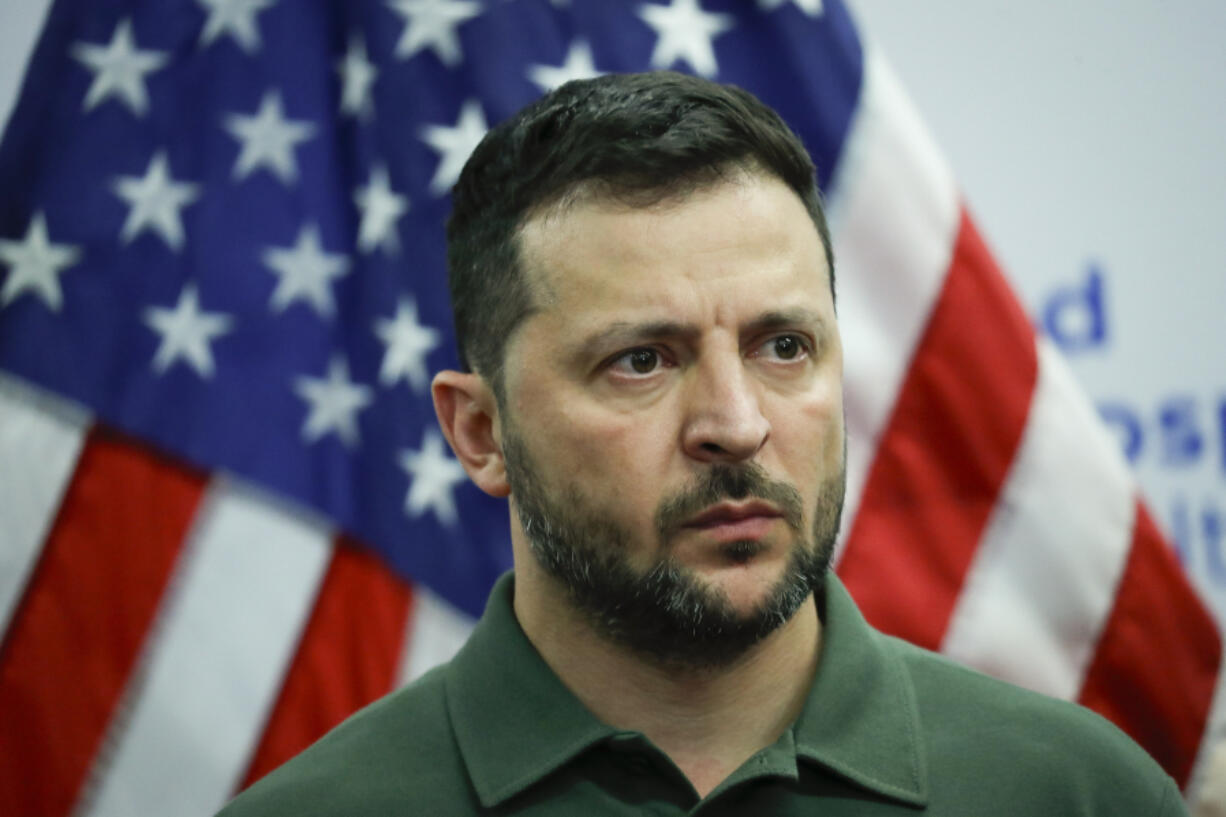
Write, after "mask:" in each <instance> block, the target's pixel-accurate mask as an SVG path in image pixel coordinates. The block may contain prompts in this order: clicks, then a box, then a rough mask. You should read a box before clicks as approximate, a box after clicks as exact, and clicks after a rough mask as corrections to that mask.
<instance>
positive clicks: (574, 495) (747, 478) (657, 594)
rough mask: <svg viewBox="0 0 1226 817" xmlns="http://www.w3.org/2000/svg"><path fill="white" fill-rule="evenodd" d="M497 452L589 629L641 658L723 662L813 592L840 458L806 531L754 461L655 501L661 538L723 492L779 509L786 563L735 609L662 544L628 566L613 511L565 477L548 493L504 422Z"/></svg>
mask: <svg viewBox="0 0 1226 817" xmlns="http://www.w3.org/2000/svg"><path fill="white" fill-rule="evenodd" d="M503 455H504V457H505V460H506V468H507V480H508V482H509V483H510V485H511V493H512V496H513V498H514V500H515V505H516V509H517V511H518V514H519V520H520V523H521V525H522V526H523V530H524V535H525V536H526V537H527V539H528V543H529V545H530V546H531V549H532V553H533V554H534V555H535V557H536V559H537V561H538V562H539V563H540V565H541V566H542V567H543V568H544V569H545V571H546V572H547V573H548V574H549V575H550V576H552V577H553V578H554V579H555V580H556V581H557V582H558V583H559V584H560V585H561V586H562V587H563V588H565V591H566V593H567V596H568V597H569V600H570V602H571V604H572V605H573V606H574V607H575V608H576V609H577V610H578V611H579V612H580V613H581V614H582V615H584V616H585V617H586V618H587V620H588V622H589V624H590V625H591V626H592V628H593V629H594V630H595V631H596V632H597V633H598V634H599V635H601V636H602V637H603V638H605V639H607V640H609V641H611V642H613V643H615V644H618V645H620V646H623V647H626V648H628V649H629V650H631V651H633V652H635V653H637V654H638V655H640V656H641V657H643V658H645V659H647V660H649V661H651V662H652V663H655V664H658V665H661V666H665V667H669V668H674V669H679V670H690V671H693V670H697V671H704V670H713V669H719V668H721V667H726V666H728V665H730V664H732V663H733V662H735V661H736V660H737V659H738V658H740V657H741V656H742V655H743V654H744V653H745V651H746V650H748V649H749V648H750V647H752V646H753V645H754V644H756V643H758V642H759V641H761V640H762V639H763V638H765V637H766V636H767V635H769V634H771V633H772V632H774V631H775V630H776V629H778V628H779V627H781V626H782V625H783V624H785V623H786V622H787V621H789V620H790V619H791V618H792V616H793V615H794V614H795V613H796V611H797V610H798V609H800V606H801V605H802V604H804V602H805V600H806V599H808V597H809V595H810V594H811V593H817V594H819V596H820V594H821V591H822V587H823V586H824V578H825V574H826V571H827V569H828V568H829V565H830V559H831V556H832V554H833V552H834V540H835V537H836V536H837V534H838V530H839V518H840V516H841V514H842V509H843V494H844V485H845V471H843V469H840V473H839V474H838V475H837V477H834V478H831V479H830V480H828V481H827V482H826V484H825V485H823V486H822V491H821V493H820V496H819V497H818V501H817V506H816V508H815V512H814V519H813V529H812V531H811V538H810V539H808V540H806V539H805V538H804V535H803V532H802V530H801V527H802V523H801V519H802V517H803V512H802V507H801V499H800V495H799V494H798V493H797V491H796V489H795V488H793V487H792V486H790V485H788V484H787V483H783V482H777V481H774V480H771V479H770V478H769V477H768V476H767V475H766V472H765V470H764V469H763V468H762V467H761V466H759V465H756V464H753V463H748V464H744V465H736V466H732V465H716V466H712V467H711V469H710V470H709V471H707V472H706V473H705V474H704V476H703V477H702V478H701V479H700V480H699V481H698V483H697V484H696V485H693V486H690V487H688V488H687V489H686V490H684V491H682V492H680V493H678V494H677V495H676V496H673V497H669V498H668V499H666V500H665V501H663V502H661V504H660V507H659V509H658V511H657V513H656V532H657V534H658V541H659V542H660V543H662V544H663V545H665V546H666V545H667V543H668V542H669V541H670V540H671V539H672V538H673V536H675V535H676V534H677V532H678V531H680V529H681V526H682V524H683V523H684V521H685V520H686V519H688V518H690V517H692V516H694V515H695V514H697V513H698V512H700V511H702V510H703V509H704V508H707V507H708V506H710V505H712V504H714V503H716V502H719V501H721V500H724V499H733V500H739V499H745V498H748V497H755V498H760V499H763V500H766V501H768V502H771V503H773V504H774V505H776V506H777V507H778V508H779V509H780V510H781V511H782V512H783V517H784V521H785V522H786V523H787V524H788V526H789V527H790V528H791V529H792V531H793V533H794V535H795V542H794V546H793V548H792V554H791V557H790V560H789V563H788V566H787V569H786V570H785V571H784V574H783V576H782V577H781V578H780V579H779V581H778V582H777V583H776V585H775V587H774V588H772V590H771V593H770V594H769V596H768V597H767V598H766V600H765V601H764V602H763V603H762V604H761V605H759V606H758V607H757V608H756V609H755V610H753V611H751V612H750V613H748V614H744V615H742V614H740V613H738V612H737V611H736V610H735V609H733V607H732V605H731V604H730V603H729V601H728V599H727V597H726V596H725V594H724V593H723V592H722V591H720V590H718V589H714V588H711V587H709V586H707V585H705V584H703V583H702V582H701V581H700V580H699V579H698V578H697V577H696V576H695V575H694V574H693V573H692V571H690V570H689V569H688V568H685V567H683V566H682V565H680V564H678V563H677V562H676V561H675V560H673V559H672V558H671V557H670V556H669V555H668V549H667V547H664V548H662V555H661V556H660V558H659V559H657V561H656V562H655V564H653V565H652V566H651V567H650V568H649V569H648V570H647V571H646V572H643V571H639V570H636V569H635V568H634V567H632V566H631V564H630V561H629V558H628V556H627V552H628V549H629V543H630V535H629V533H628V532H627V530H626V529H625V528H624V527H623V526H622V525H621V524H620V523H619V521H618V520H617V519H615V518H611V517H608V516H604V515H602V514H600V513H599V512H597V511H594V510H592V507H591V503H590V502H588V501H587V500H586V498H585V497H583V496H582V495H581V494H580V493H579V492H578V491H577V490H576V489H575V488H574V487H573V486H572V487H571V488H569V489H567V490H564V491H562V492H561V496H560V497H559V498H557V499H555V497H554V496H551V495H550V492H549V491H548V490H547V489H546V488H545V486H544V485H542V483H541V480H540V472H539V469H537V468H536V466H535V464H534V463H533V461H532V458H531V456H530V455H529V454H528V451H527V448H526V446H525V445H524V444H523V442H522V441H521V440H520V439H519V438H518V437H517V436H516V435H514V434H513V433H510V432H509V431H508V433H507V434H506V435H505V437H504V440H503ZM760 547H761V546H760V544H759V543H757V542H754V541H744V542H732V543H729V544H728V545H726V546H725V549H724V552H725V555H726V556H727V558H729V559H730V560H731V561H748V560H749V559H751V558H752V557H753V556H754V555H756V553H757V552H758V550H759V549H760ZM818 602H819V609H820V602H821V599H820V598H819V599H818Z"/></svg>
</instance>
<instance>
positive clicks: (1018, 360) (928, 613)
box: [839, 211, 1038, 649]
mask: <svg viewBox="0 0 1226 817" xmlns="http://www.w3.org/2000/svg"><path fill="white" fill-rule="evenodd" d="M1037 374H1038V359H1037V354H1036V352H1035V342H1034V330H1033V329H1032V328H1031V326H1030V323H1029V322H1028V321H1027V320H1026V316H1025V314H1024V313H1023V311H1022V309H1021V307H1020V306H1019V304H1018V303H1017V300H1016V299H1015V298H1014V296H1013V293H1012V291H1011V290H1010V289H1009V286H1008V284H1007V283H1006V282H1005V280H1004V277H1003V276H1002V275H1001V274H1000V271H999V269H998V268H997V266H996V262H995V261H994V260H993V259H992V256H991V254H990V253H989V251H988V249H987V247H986V246H985V245H984V243H983V240H982V239H981V238H980V236H979V233H978V232H977V231H976V229H975V227H974V224H973V223H972V222H971V220H970V217H969V216H968V215H967V214H966V213H965V211H964V212H963V213H962V218H961V224H960V226H959V230H958V238H957V241H956V243H955V245H954V252H953V258H952V260H951V262H950V267H949V272H948V274H947V275H946V277H945V283H944V286H943V289H942V291H941V295H940V297H939V299H938V300H937V303H936V306H935V307H934V309H933V313H932V317H931V318H930V319H929V322H928V325H927V327H926V328H925V330H924V334H923V336H922V337H921V339H920V341H919V344H918V346H917V347H916V353H915V357H914V359H913V360H912V362H911V366H910V368H909V369H908V371H907V375H906V378H905V379H904V381H903V384H902V388H901V389H900V391H899V397H898V402H897V403H896V405H895V407H894V412H893V415H892V416H891V418H890V422H889V424H888V425H887V427H886V431H885V432H884V434H883V435H882V439H881V444H880V445H879V446H878V450H877V455H876V458H875V459H874V461H873V465H872V468H871V470H870V471H869V475H868V479H867V480H866V481H865V487H864V494H863V497H862V499H861V501H860V507H859V511H858V513H857V514H856V519H855V522H854V524H853V527H852V529H851V531H850V535H849V536H848V540H847V546H846V549H845V551H844V554H843V556H842V559H841V560H840V562H839V575H840V576H841V577H842V579H843V581H844V582H845V583H846V584H847V587H848V589H849V590H850V591H851V593H852V595H853V596H855V598H856V601H857V602H858V603H859V605H860V609H861V610H862V611H863V612H864V615H865V616H866V617H867V618H868V620H869V621H870V622H872V623H873V624H874V625H876V626H877V627H878V628H880V629H882V630H884V631H886V632H889V633H893V634H895V635H899V636H901V637H903V638H906V639H907V640H909V641H912V642H914V643H917V644H920V645H922V646H924V647H928V648H930V649H937V648H938V647H939V646H940V643H941V639H942V637H943V636H944V633H945V629H946V626H947V625H948V622H949V618H950V615H951V613H952V611H953V609H954V604H955V602H956V600H957V598H958V594H959V592H960V591H961V589H962V582H963V579H964V577H965V575H966V571H967V568H968V567H969V565H970V562H971V559H972V557H973V556H974V553H975V548H976V547H977V545H978V543H979V539H980V536H981V534H982V532H983V529H984V527H985V526H986V524H987V521H988V518H989V515H990V514H991V513H992V511H993V509H994V508H995V507H996V500H997V496H998V494H999V493H1000V490H1001V486H1002V485H1003V483H1004V481H1005V477H1006V475H1007V474H1008V471H1009V465H1010V463H1011V462H1012V461H1013V456H1014V453H1015V451H1016V449H1017V447H1018V444H1019V442H1020V440H1021V437H1022V432H1023V430H1024V429H1025V427H1026V417H1027V413H1028V411H1029V407H1030V400H1031V395H1032V393H1033V392H1034V388H1035V382H1036V378H1037Z"/></svg>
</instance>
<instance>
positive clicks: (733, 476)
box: [656, 463, 803, 542]
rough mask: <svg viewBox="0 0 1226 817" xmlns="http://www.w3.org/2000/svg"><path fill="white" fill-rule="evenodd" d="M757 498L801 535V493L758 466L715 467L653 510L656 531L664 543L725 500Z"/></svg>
mask: <svg viewBox="0 0 1226 817" xmlns="http://www.w3.org/2000/svg"><path fill="white" fill-rule="evenodd" d="M751 498H752V499H760V500H763V501H765V502H769V503H771V504H772V505H774V506H775V507H777V508H778V509H779V511H780V513H782V514H783V520H784V521H785V522H786V523H787V524H788V527H790V528H792V530H794V531H796V532H797V533H800V532H801V524H802V522H801V519H802V516H803V505H802V502H801V499H800V492H799V491H797V490H796V489H795V488H793V487H792V486H791V485H789V484H788V483H786V482H780V481H779V480H774V479H771V478H770V475H769V474H767V473H766V469H765V468H763V467H762V466H761V465H758V464H757V463H745V464H742V465H715V466H712V467H711V468H710V470H708V471H705V472H704V473H703V474H702V475H701V476H700V477H698V479H697V481H696V482H695V483H694V484H693V485H690V486H687V487H686V488H684V489H682V490H681V491H680V492H678V493H677V494H674V495H673V496H671V497H668V498H667V499H665V500H664V501H663V502H661V503H660V507H659V508H658V509H657V510H656V532H657V533H658V534H659V536H660V541H662V542H667V541H668V540H669V539H670V538H672V537H673V536H675V535H676V534H677V533H678V532H679V531H680V530H681V528H682V527H683V526H684V525H685V522H686V520H687V519H690V518H691V517H693V516H695V515H696V514H698V513H701V512H702V511H704V510H706V508H708V507H709V506H711V505H714V504H715V503H717V502H721V501H723V500H726V499H731V500H743V499H751Z"/></svg>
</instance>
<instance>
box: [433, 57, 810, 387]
mask: <svg viewBox="0 0 1226 817" xmlns="http://www.w3.org/2000/svg"><path fill="white" fill-rule="evenodd" d="M735 170H747V171H751V172H765V173H767V174H769V175H772V176H775V177H777V178H779V179H780V180H781V181H783V182H784V183H785V184H787V185H788V186H789V187H790V188H791V189H792V190H793V191H795V193H796V195H797V196H799V197H800V200H801V201H802V202H803V203H804V205H805V208H806V209H807V210H808V212H809V217H810V218H812V219H813V223H814V225H815V226H816V227H817V232H818V235H819V236H820V237H821V241H822V246H823V248H824V249H825V253H826V262H827V264H828V268H829V270H830V287H831V293H832V294H833V292H834V257H833V252H832V250H831V247H830V232H829V229H828V227H827V226H826V217H825V214H824V213H823V211H822V204H821V197H820V194H819V193H818V189H817V182H816V174H815V169H814V167H813V161H812V159H810V158H809V154H808V152H806V150H805V148H804V145H803V144H801V141H800V139H799V138H798V137H797V136H796V134H795V133H793V132H792V131H791V129H790V128H788V126H787V125H786V124H785V123H784V122H783V120H782V119H780V118H779V115H778V114H776V113H775V112H774V111H773V110H771V109H770V108H769V107H767V106H766V105H765V104H763V103H762V102H761V101H759V100H758V98H757V97H755V96H753V95H752V94H750V93H748V92H747V91H743V90H741V89H740V88H736V87H733V86H730V85H720V84H718V83H715V82H711V81H709V80H704V79H699V78H697V77H692V76H688V75H685V74H679V73H675V72H672V71H659V72H652V73H645V74H611V75H607V76H603V77H599V78H597V79H590V80H575V81H572V82H568V83H566V84H565V85H563V86H561V87H560V88H558V89H556V90H555V91H553V92H552V93H550V94H548V95H546V96H544V97H542V98H541V99H539V100H537V101H536V102H534V103H532V104H531V105H528V106H527V107H525V108H523V109H522V110H520V111H519V112H518V113H517V114H515V115H514V116H512V117H511V118H510V119H507V120H505V121H504V122H502V123H501V124H499V125H498V126H497V127H495V128H493V129H492V130H490V132H489V133H487V134H486V136H485V138H484V139H482V140H481V143H480V144H479V145H478V146H477V147H476V149H475V150H474V151H473V153H472V155H471V156H470V157H469V159H468V162H467V164H465V165H464V170H463V172H462V173H461V174H460V179H459V181H458V182H457V183H456V185H455V188H454V189H453V191H452V213H451V218H450V219H449V221H448V222H447V265H448V282H449V285H450V288H451V304H452V309H453V310H454V312H455V329H456V340H457V343H458V345H459V353H460V362H461V365H462V366H463V367H464V368H465V369H466V370H473V369H475V370H476V371H477V372H479V373H480V374H481V375H482V376H483V377H485V378H486V379H487V380H488V381H489V382H490V383H491V385H492V387H493V389H494V392H495V394H496V395H497V397H498V399H499V400H501V399H502V397H503V394H502V392H503V388H502V384H503V377H502V375H503V372H502V367H503V358H504V351H505V347H506V343H507V340H508V339H509V338H510V337H511V335H512V333H513V332H514V331H515V329H516V328H517V327H518V325H519V324H520V322H521V321H523V320H524V318H525V317H527V316H528V315H529V314H531V312H532V311H533V309H534V308H535V304H534V300H533V295H532V291H531V288H530V283H529V281H528V280H527V277H526V276H525V274H524V264H523V259H522V257H521V253H520V250H519V241H518V236H519V231H520V228H521V227H522V226H523V225H524V224H525V223H526V222H527V221H528V220H529V219H530V218H532V217H533V216H534V215H535V214H537V213H539V212H541V211H542V210H544V209H545V208H548V207H550V206H552V205H556V204H558V203H560V202H562V201H564V200H565V199H566V198H567V197H568V196H571V195H574V194H576V193H578V192H579V191H580V190H590V191H591V192H593V193H594V194H595V195H597V196H598V197H603V198H612V199H614V200H620V201H624V202H626V203H628V204H631V205H634V206H649V205H651V204H653V203H657V202H660V201H664V200H666V199H669V198H672V197H677V196H684V195H685V194H687V193H690V192H693V191H695V190H697V189H700V188H702V187H705V186H708V185H710V184H713V183H715V182H717V181H719V180H720V179H722V178H723V177H725V176H726V175H727V173H728V172H729V171H735Z"/></svg>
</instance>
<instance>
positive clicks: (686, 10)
mask: <svg viewBox="0 0 1226 817" xmlns="http://www.w3.org/2000/svg"><path fill="white" fill-rule="evenodd" d="M639 17H641V18H642V19H643V20H644V21H646V23H647V24H648V25H650V26H651V27H652V28H654V29H655V30H656V37H657V38H658V39H657V40H656V47H655V49H654V50H653V51H652V52H651V65H652V67H653V68H670V67H672V65H673V63H674V62H676V61H677V60H684V61H685V62H687V63H689V64H690V67H691V68H693V69H694V71H695V72H696V73H698V74H701V75H702V76H704V77H713V76H715V75H716V74H717V73H719V64H718V63H716V61H715V46H714V45H713V44H712V42H711V41H712V40H713V39H714V38H715V37H718V36H719V35H720V34H723V33H724V32H725V31H727V30H728V29H730V28H732V26H733V17H732V15H730V14H717V13H714V12H708V11H703V10H702V6H700V5H698V0H672V5H670V6H655V5H647V4H644V5H641V6H639Z"/></svg>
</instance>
